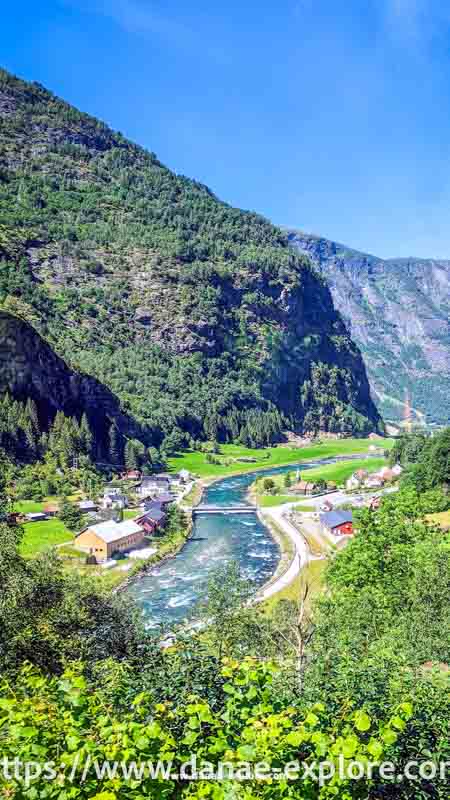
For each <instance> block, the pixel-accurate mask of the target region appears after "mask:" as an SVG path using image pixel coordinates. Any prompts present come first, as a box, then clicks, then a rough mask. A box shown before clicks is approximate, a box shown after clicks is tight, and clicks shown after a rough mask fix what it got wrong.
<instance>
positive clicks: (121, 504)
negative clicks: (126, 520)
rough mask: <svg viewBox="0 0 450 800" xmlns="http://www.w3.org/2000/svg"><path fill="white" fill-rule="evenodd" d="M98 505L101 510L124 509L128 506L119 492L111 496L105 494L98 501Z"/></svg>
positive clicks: (125, 499)
mask: <svg viewBox="0 0 450 800" xmlns="http://www.w3.org/2000/svg"><path fill="white" fill-rule="evenodd" d="M100 505H101V507H102V508H103V509H110V508H119V509H120V508H126V507H127V506H128V499H127V498H126V497H125V495H124V494H121V493H120V492H119V493H118V494H113V495H110V494H105V495H104V496H103V497H102V499H101V501H100Z"/></svg>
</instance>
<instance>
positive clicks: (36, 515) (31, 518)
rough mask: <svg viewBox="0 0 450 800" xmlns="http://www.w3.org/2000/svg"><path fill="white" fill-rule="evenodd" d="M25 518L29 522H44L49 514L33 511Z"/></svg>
mask: <svg viewBox="0 0 450 800" xmlns="http://www.w3.org/2000/svg"><path fill="white" fill-rule="evenodd" d="M25 518H26V519H27V521H28V522H42V520H44V519H47V514H44V512H43V511H33V512H30V513H29V514H25Z"/></svg>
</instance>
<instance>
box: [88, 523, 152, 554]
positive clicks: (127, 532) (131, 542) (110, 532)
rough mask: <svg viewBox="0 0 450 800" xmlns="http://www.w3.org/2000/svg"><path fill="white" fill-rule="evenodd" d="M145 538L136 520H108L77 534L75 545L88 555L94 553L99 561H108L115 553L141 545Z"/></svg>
mask: <svg viewBox="0 0 450 800" xmlns="http://www.w3.org/2000/svg"><path fill="white" fill-rule="evenodd" d="M144 540H145V532H144V530H143V529H142V528H141V527H140V525H138V524H137V523H136V522H135V521H134V520H132V519H129V520H126V521H125V522H114V520H108V521H107V522H100V523H99V524H98V525H91V526H90V527H89V528H86V529H85V530H84V531H81V532H80V533H79V534H78V535H77V536H75V547H77V548H78V549H79V550H83V551H84V552H85V553H87V554H88V555H94V556H95V557H96V559H97V561H106V559H108V558H111V556H112V555H114V553H123V552H124V551H126V550H132V549H133V547H139V546H140V545H141V544H143V542H144Z"/></svg>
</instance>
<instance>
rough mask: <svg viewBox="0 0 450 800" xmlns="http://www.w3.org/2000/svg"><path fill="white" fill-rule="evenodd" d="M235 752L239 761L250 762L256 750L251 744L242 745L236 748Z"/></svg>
mask: <svg viewBox="0 0 450 800" xmlns="http://www.w3.org/2000/svg"><path fill="white" fill-rule="evenodd" d="M236 752H237V754H238V756H239V758H240V759H241V761H252V759H254V757H255V755H256V748H255V747H253V745H251V744H243V745H241V746H240V747H238V749H237V751H236Z"/></svg>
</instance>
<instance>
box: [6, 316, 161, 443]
mask: <svg viewBox="0 0 450 800" xmlns="http://www.w3.org/2000/svg"><path fill="white" fill-rule="evenodd" d="M5 392H8V394H10V395H11V397H13V398H14V399H16V400H21V401H26V400H28V399H29V398H31V399H32V400H34V401H35V403H36V405H37V409H38V413H39V417H40V421H41V423H42V426H43V428H44V429H45V428H48V427H49V425H50V423H51V422H52V421H53V419H54V417H55V414H56V412H57V411H62V412H63V413H64V414H65V415H66V416H68V417H76V418H77V419H78V420H79V419H80V418H81V416H82V414H83V413H85V414H86V415H87V418H88V420H89V423H90V427H91V431H92V433H93V436H94V438H95V445H96V450H97V455H98V457H99V458H100V457H102V456H105V457H107V455H108V434H109V429H110V427H111V424H114V425H115V427H116V428H117V429H118V431H120V433H122V434H123V436H125V437H127V438H134V439H141V440H142V439H144V438H145V437H144V432H143V430H142V429H141V428H140V426H139V425H138V424H137V423H136V422H135V421H134V420H133V419H132V418H131V417H130V416H129V415H128V414H126V413H124V412H123V411H122V409H121V407H120V403H119V401H118V399H117V397H115V396H114V395H113V393H112V392H111V391H110V390H109V389H107V388H106V386H103V385H102V384H101V383H99V381H97V380H95V378H91V377H90V376H88V375H83V374H81V373H77V372H74V371H73V370H71V369H69V367H68V366H67V364H66V363H65V362H64V361H63V360H62V359H61V358H60V357H59V356H57V355H56V354H55V353H54V352H53V350H52V349H51V347H49V345H48V344H47V343H46V342H45V341H44V340H43V339H42V337H41V336H39V334H37V333H36V331H35V330H34V329H33V328H32V326H31V325H29V324H28V323H26V322H24V321H23V320H20V319H18V318H17V317H14V316H12V315H11V314H7V313H5V312H3V311H0V394H3V393H5Z"/></svg>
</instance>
